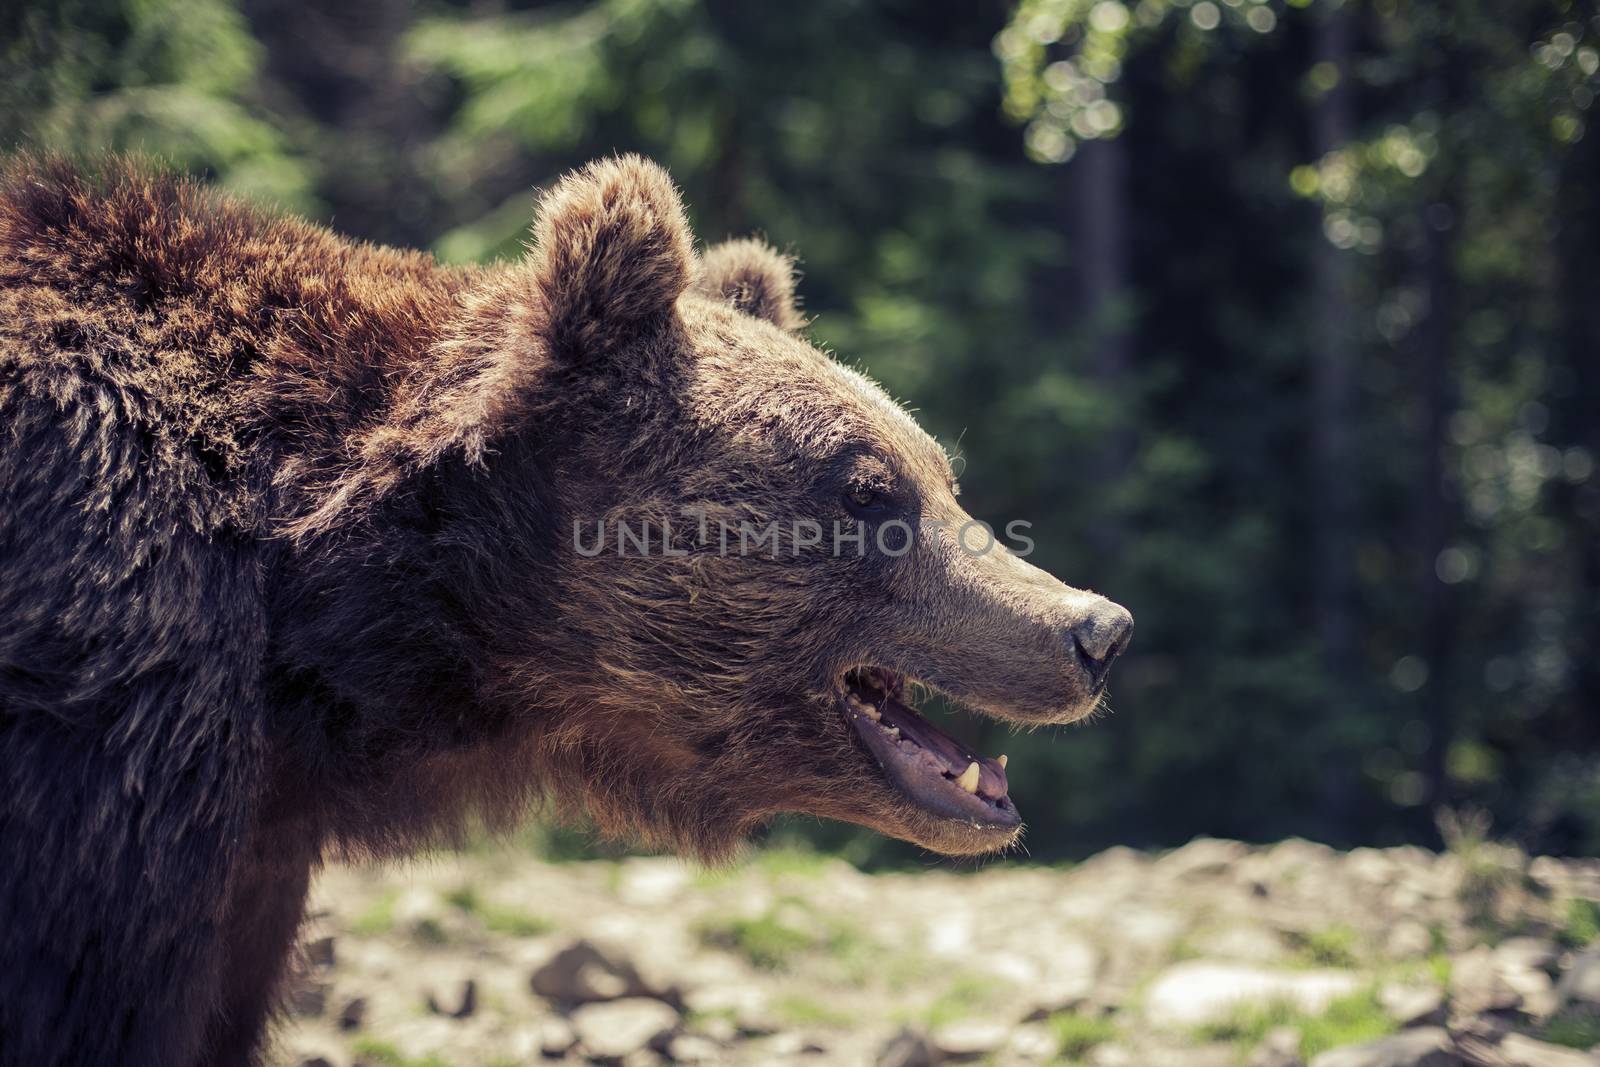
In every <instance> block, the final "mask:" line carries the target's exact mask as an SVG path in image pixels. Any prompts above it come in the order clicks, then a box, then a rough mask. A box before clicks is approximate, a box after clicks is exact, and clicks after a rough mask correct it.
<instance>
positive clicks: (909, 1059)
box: [877, 1027, 939, 1067]
mask: <svg viewBox="0 0 1600 1067" xmlns="http://www.w3.org/2000/svg"><path fill="white" fill-rule="evenodd" d="M877 1062H878V1067H934V1065H935V1064H937V1063H938V1062H939V1050H938V1049H936V1048H934V1047H933V1044H932V1042H930V1041H929V1040H928V1039H927V1038H926V1037H924V1036H923V1035H922V1034H919V1033H917V1032H916V1031H915V1030H912V1029H911V1028H910V1027H906V1028H903V1029H902V1030H901V1031H900V1032H899V1033H897V1034H895V1035H894V1036H893V1037H891V1038H890V1039H889V1040H888V1041H887V1042H886V1043H885V1044H884V1046H883V1048H882V1049H880V1050H879V1052H878V1061H877Z"/></svg>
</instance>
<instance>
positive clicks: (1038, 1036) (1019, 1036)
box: [995, 1022, 1061, 1063]
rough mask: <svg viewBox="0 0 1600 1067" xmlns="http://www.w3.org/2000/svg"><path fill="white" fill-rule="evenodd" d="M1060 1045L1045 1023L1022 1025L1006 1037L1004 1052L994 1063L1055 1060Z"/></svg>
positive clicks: (1053, 1032) (1052, 1031)
mask: <svg viewBox="0 0 1600 1067" xmlns="http://www.w3.org/2000/svg"><path fill="white" fill-rule="evenodd" d="M1060 1044H1061V1041H1060V1039H1059V1038H1058V1037H1057V1036H1056V1033H1055V1031H1054V1030H1052V1029H1051V1028H1050V1027H1049V1026H1048V1025H1046V1024H1045V1023H1042V1022H1038V1023H1023V1024H1022V1025H1021V1026H1018V1027H1015V1028H1014V1029H1013V1030H1012V1031H1011V1033H1010V1034H1009V1035H1008V1036H1007V1038H1006V1047H1005V1050H1004V1051H1003V1052H1002V1053H1001V1054H1000V1055H998V1056H996V1057H995V1062H997V1063H1043V1062H1044V1061H1046V1060H1051V1059H1054V1058H1055V1054H1056V1048H1057V1046H1059V1045H1060Z"/></svg>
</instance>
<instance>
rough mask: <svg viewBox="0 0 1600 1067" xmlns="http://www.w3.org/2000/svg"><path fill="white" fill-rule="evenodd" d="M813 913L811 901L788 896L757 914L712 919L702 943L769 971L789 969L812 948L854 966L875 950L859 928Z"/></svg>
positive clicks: (701, 931) (704, 928) (703, 927)
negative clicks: (807, 901) (816, 918)
mask: <svg viewBox="0 0 1600 1067" xmlns="http://www.w3.org/2000/svg"><path fill="white" fill-rule="evenodd" d="M813 913H814V909H813V908H812V907H811V905H809V904H807V903H806V902H805V901H803V900H800V899H798V898H795V897H785V898H783V899H782V900H780V901H778V903H777V904H775V905H774V906H773V907H771V908H769V909H768V910H767V911H766V912H765V913H764V914H762V915H760V916H758V917H757V918H754V919H728V920H711V921H708V922H705V923H702V924H701V925H700V927H699V930H698V932H699V936H700V940H701V942H702V943H704V944H707V945H710V946H712V947H714V948H721V949H726V950H728V951H731V952H737V953H739V954H740V955H741V956H743V957H744V958H745V959H747V960H749V961H750V963H751V964H752V965H753V966H756V967H759V968H760V969H762V970H766V971H782V970H787V969H788V968H789V967H790V966H791V965H793V963H794V962H795V960H796V959H797V958H799V957H800V956H801V955H803V954H805V953H808V952H819V953H825V954H827V955H829V956H832V957H834V958H836V959H838V960H840V961H841V962H843V963H845V964H846V965H847V966H849V965H850V964H851V961H859V960H860V959H861V957H862V956H863V955H864V954H866V953H867V952H868V951H869V950H870V947H871V946H870V942H869V941H868V940H867V938H866V937H865V936H864V935H863V934H862V933H861V931H860V930H858V929H857V928H856V927H854V926H852V925H850V924H848V923H843V922H838V921H833V922H822V921H815V917H814V914H813ZM797 919H798V920H799V921H800V922H801V923H803V925H799V924H797Z"/></svg>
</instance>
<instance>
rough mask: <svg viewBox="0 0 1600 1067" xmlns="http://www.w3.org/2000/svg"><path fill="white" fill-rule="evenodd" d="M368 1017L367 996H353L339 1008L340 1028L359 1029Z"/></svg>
mask: <svg viewBox="0 0 1600 1067" xmlns="http://www.w3.org/2000/svg"><path fill="white" fill-rule="evenodd" d="M366 1018H367V998H366V997H351V998H350V999H349V1000H347V1001H345V1005H344V1007H342V1008H340V1009H339V1029H341V1030H359V1029H361V1024H362V1023H363V1022H365V1021H366Z"/></svg>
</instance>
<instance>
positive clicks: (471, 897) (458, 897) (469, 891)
mask: <svg viewBox="0 0 1600 1067" xmlns="http://www.w3.org/2000/svg"><path fill="white" fill-rule="evenodd" d="M444 902H445V903H446V904H448V905H450V906H451V907H452V908H460V909H461V910H462V911H464V912H466V913H468V914H469V915H470V914H471V913H472V912H475V911H477V910H478V907H479V905H480V904H481V903H482V902H481V901H480V900H479V899H478V891H477V890H476V889H474V888H472V887H471V886H470V885H463V886H457V887H456V888H455V889H452V890H450V892H448V893H446V894H445V895H444Z"/></svg>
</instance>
